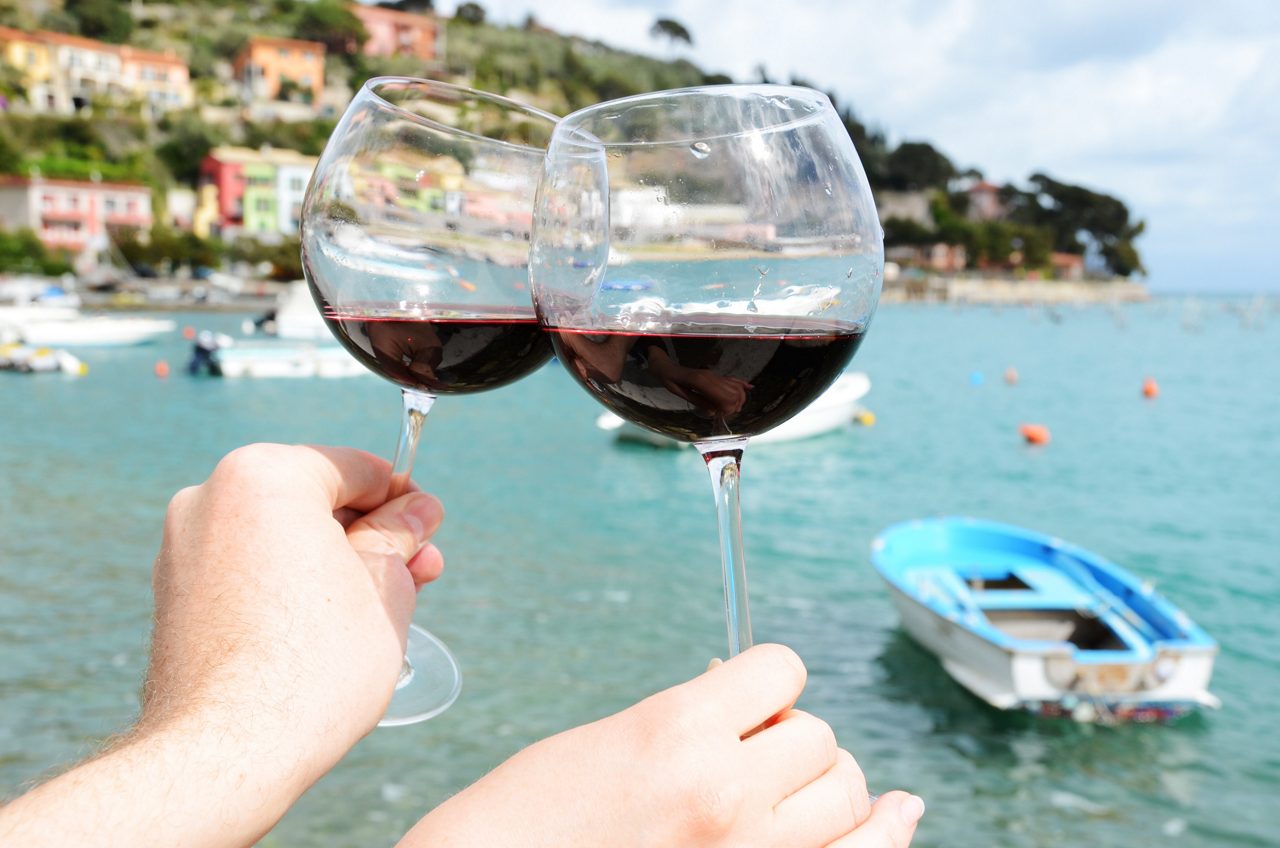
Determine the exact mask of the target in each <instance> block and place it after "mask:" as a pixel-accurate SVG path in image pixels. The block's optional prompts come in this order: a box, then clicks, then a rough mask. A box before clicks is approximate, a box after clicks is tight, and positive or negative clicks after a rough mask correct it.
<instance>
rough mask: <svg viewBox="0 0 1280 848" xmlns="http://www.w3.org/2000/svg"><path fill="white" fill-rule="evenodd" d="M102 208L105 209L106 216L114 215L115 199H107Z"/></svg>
mask: <svg viewBox="0 0 1280 848" xmlns="http://www.w3.org/2000/svg"><path fill="white" fill-rule="evenodd" d="M103 207H104V208H105V209H106V211H107V214H108V215H114V214H116V199H115V198H114V197H108V198H107V200H106V202H105V203H104V204H103Z"/></svg>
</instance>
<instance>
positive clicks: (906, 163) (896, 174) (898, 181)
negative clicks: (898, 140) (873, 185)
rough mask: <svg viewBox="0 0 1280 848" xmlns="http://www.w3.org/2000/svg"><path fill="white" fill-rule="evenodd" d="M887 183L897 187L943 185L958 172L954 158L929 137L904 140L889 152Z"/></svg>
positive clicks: (915, 189)
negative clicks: (947, 155)
mask: <svg viewBox="0 0 1280 848" xmlns="http://www.w3.org/2000/svg"><path fill="white" fill-rule="evenodd" d="M886 164H887V166H888V175H887V176H888V183H889V186H890V187H891V188H895V189H897V190H898V191H922V190H924V189H930V188H943V187H945V186H946V184H947V181H948V180H950V179H951V178H952V177H954V176H955V175H956V167H955V165H953V164H951V160H950V159H948V158H947V157H946V156H944V155H943V154H942V153H940V152H939V151H938V150H937V149H936V148H934V146H933V145H931V144H929V143H928V142H926V141H905V142H903V143H902V144H899V145H898V146H897V147H896V148H894V150H893V152H892V153H890V154H889V158H888V161H887V162H886Z"/></svg>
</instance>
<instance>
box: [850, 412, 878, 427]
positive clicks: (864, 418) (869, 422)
mask: <svg viewBox="0 0 1280 848" xmlns="http://www.w3.org/2000/svg"><path fill="white" fill-rule="evenodd" d="M853 420H854V421H857V422H858V423H859V424H861V425H862V426H863V427H874V426H876V414H875V413H874V412H872V411H871V410H869V409H864V410H862V411H861V412H859V413H858V414H857V415H855V416H854V418H853Z"/></svg>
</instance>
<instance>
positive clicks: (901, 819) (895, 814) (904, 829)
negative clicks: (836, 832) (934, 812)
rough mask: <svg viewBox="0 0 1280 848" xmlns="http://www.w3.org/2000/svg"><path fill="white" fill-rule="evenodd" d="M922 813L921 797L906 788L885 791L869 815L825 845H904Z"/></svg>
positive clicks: (838, 847)
mask: <svg viewBox="0 0 1280 848" xmlns="http://www.w3.org/2000/svg"><path fill="white" fill-rule="evenodd" d="M923 815H924V801H922V800H920V799H919V798H917V797H916V796H915V795H908V794H907V793H906V792H886V793H885V794H884V795H881V796H880V800H878V801H876V802H875V803H874V804H872V805H871V817H870V818H869V819H867V820H866V821H865V822H863V823H862V824H861V825H859V826H858V829H857V830H855V831H853V832H852V833H850V834H847V835H845V836H842V837H841V838H839V839H837V840H836V841H835V842H832V843H831V844H830V845H829V846H828V848H907V846H908V845H910V844H911V838H912V837H913V836H914V835H915V832H916V824H917V823H918V822H919V821H920V817H921V816H923Z"/></svg>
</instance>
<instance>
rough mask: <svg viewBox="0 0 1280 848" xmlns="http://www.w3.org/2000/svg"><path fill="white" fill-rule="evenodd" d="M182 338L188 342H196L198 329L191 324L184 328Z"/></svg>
mask: <svg viewBox="0 0 1280 848" xmlns="http://www.w3.org/2000/svg"><path fill="white" fill-rule="evenodd" d="M182 337H183V338H184V339H186V340H187V341H194V340H195V337H196V328H195V327H192V326H191V325H190V324H188V325H187V326H185V327H183V328H182Z"/></svg>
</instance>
